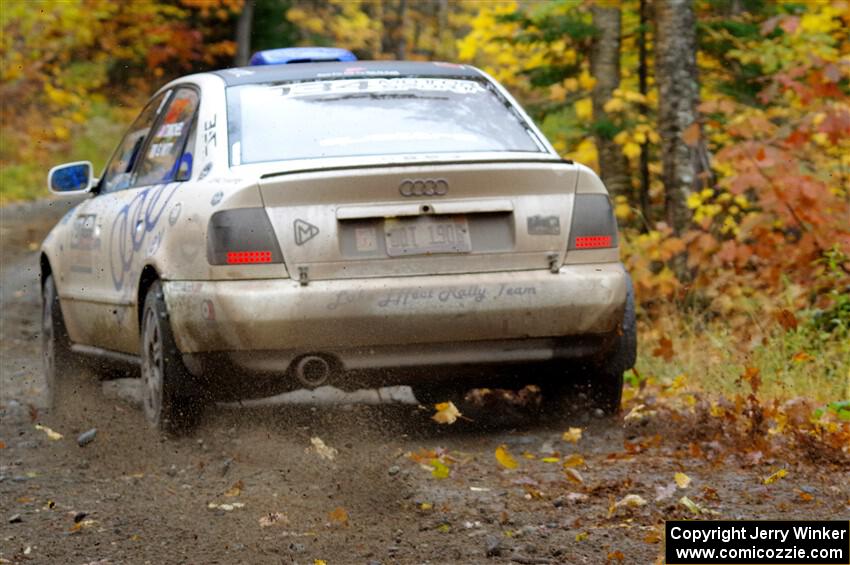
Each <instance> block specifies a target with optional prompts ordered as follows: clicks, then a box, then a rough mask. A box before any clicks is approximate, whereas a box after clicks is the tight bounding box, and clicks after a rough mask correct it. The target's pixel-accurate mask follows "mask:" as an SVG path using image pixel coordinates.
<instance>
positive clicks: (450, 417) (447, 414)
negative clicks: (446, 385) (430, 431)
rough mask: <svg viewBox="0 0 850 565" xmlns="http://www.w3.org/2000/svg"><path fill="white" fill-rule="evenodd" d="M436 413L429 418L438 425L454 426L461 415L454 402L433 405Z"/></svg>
mask: <svg viewBox="0 0 850 565" xmlns="http://www.w3.org/2000/svg"><path fill="white" fill-rule="evenodd" d="M434 408H435V409H436V410H437V412H436V413H435V414H434V415H433V416H431V419H432V420H434V421H435V422H437V423H438V424H454V423H455V422H457V419H458V418H460V416H461V414H460V411H459V410H458V409H457V407H456V406H455V405H454V402H441V403H439V404H436V405H434Z"/></svg>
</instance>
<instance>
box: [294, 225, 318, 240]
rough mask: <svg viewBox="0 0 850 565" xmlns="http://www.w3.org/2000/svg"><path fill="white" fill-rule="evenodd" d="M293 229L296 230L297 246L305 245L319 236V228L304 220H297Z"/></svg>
mask: <svg viewBox="0 0 850 565" xmlns="http://www.w3.org/2000/svg"><path fill="white" fill-rule="evenodd" d="M293 228H294V230H295V245H304V244H305V243H307V242H308V241H310V240H311V239H313V238H314V237H316V236H317V235H319V228H317V227H316V226H314V225H313V224H311V223H310V222H305V221H304V220H300V219H299V220H295V222H294V223H293Z"/></svg>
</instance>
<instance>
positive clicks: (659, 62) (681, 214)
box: [655, 0, 699, 234]
mask: <svg viewBox="0 0 850 565" xmlns="http://www.w3.org/2000/svg"><path fill="white" fill-rule="evenodd" d="M696 50H697V38H696V20H695V16H694V7H693V0H662V1H660V2H656V3H655V81H656V83H657V84H658V133H659V135H660V136H661V163H662V171H663V172H662V178H663V181H664V207H665V213H666V217H667V222H668V223H669V224H670V226H671V227H672V228H673V231H674V232H675V233H676V234H681V233H682V232H683V231H684V230H685V229H687V227H688V225H689V223H690V219H691V215H690V212H689V210H688V207H687V199H688V194H690V192H691V190H692V188H693V187H694V186H695V185H696V183H697V182H698V180H699V179H698V177H697V171H696V168H695V164H697V163H699V159H698V158H697V156H696V155H694V154H692V152H693V151H694V148H692V147H691V146H689V145H688V143H687V142H686V141H685V133H686V130H688V128H691V126H692V125H693V124H695V123H696V124H697V125H696V126H695V127H696V128H699V124H698V122H697V105H698V103H699V83H698V82H697V64H696ZM696 134H697V135H696V136H695V137H696V138H697V139H698V138H699V135H698V134H699V131H698V130H697V131H696ZM691 137H694V130H693V128H691V130H690V131H688V138H691Z"/></svg>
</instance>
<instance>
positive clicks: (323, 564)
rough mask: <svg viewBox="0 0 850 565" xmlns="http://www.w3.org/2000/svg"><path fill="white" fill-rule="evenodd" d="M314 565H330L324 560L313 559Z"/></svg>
mask: <svg viewBox="0 0 850 565" xmlns="http://www.w3.org/2000/svg"><path fill="white" fill-rule="evenodd" d="M313 565H328V562H327V561H325V560H324V559H313Z"/></svg>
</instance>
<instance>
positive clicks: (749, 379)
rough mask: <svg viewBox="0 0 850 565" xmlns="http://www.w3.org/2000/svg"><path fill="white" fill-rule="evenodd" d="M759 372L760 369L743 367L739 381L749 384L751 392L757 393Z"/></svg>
mask: <svg viewBox="0 0 850 565" xmlns="http://www.w3.org/2000/svg"><path fill="white" fill-rule="evenodd" d="M759 373H760V371H759V370H758V369H757V368H755V367H747V368H746V369H744V374H743V375H741V381H742V382H746V383H748V384H749V385H750V389H751V390H752V391H753V394H756V393H758V391H759V387H761V376H760V375H759Z"/></svg>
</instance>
